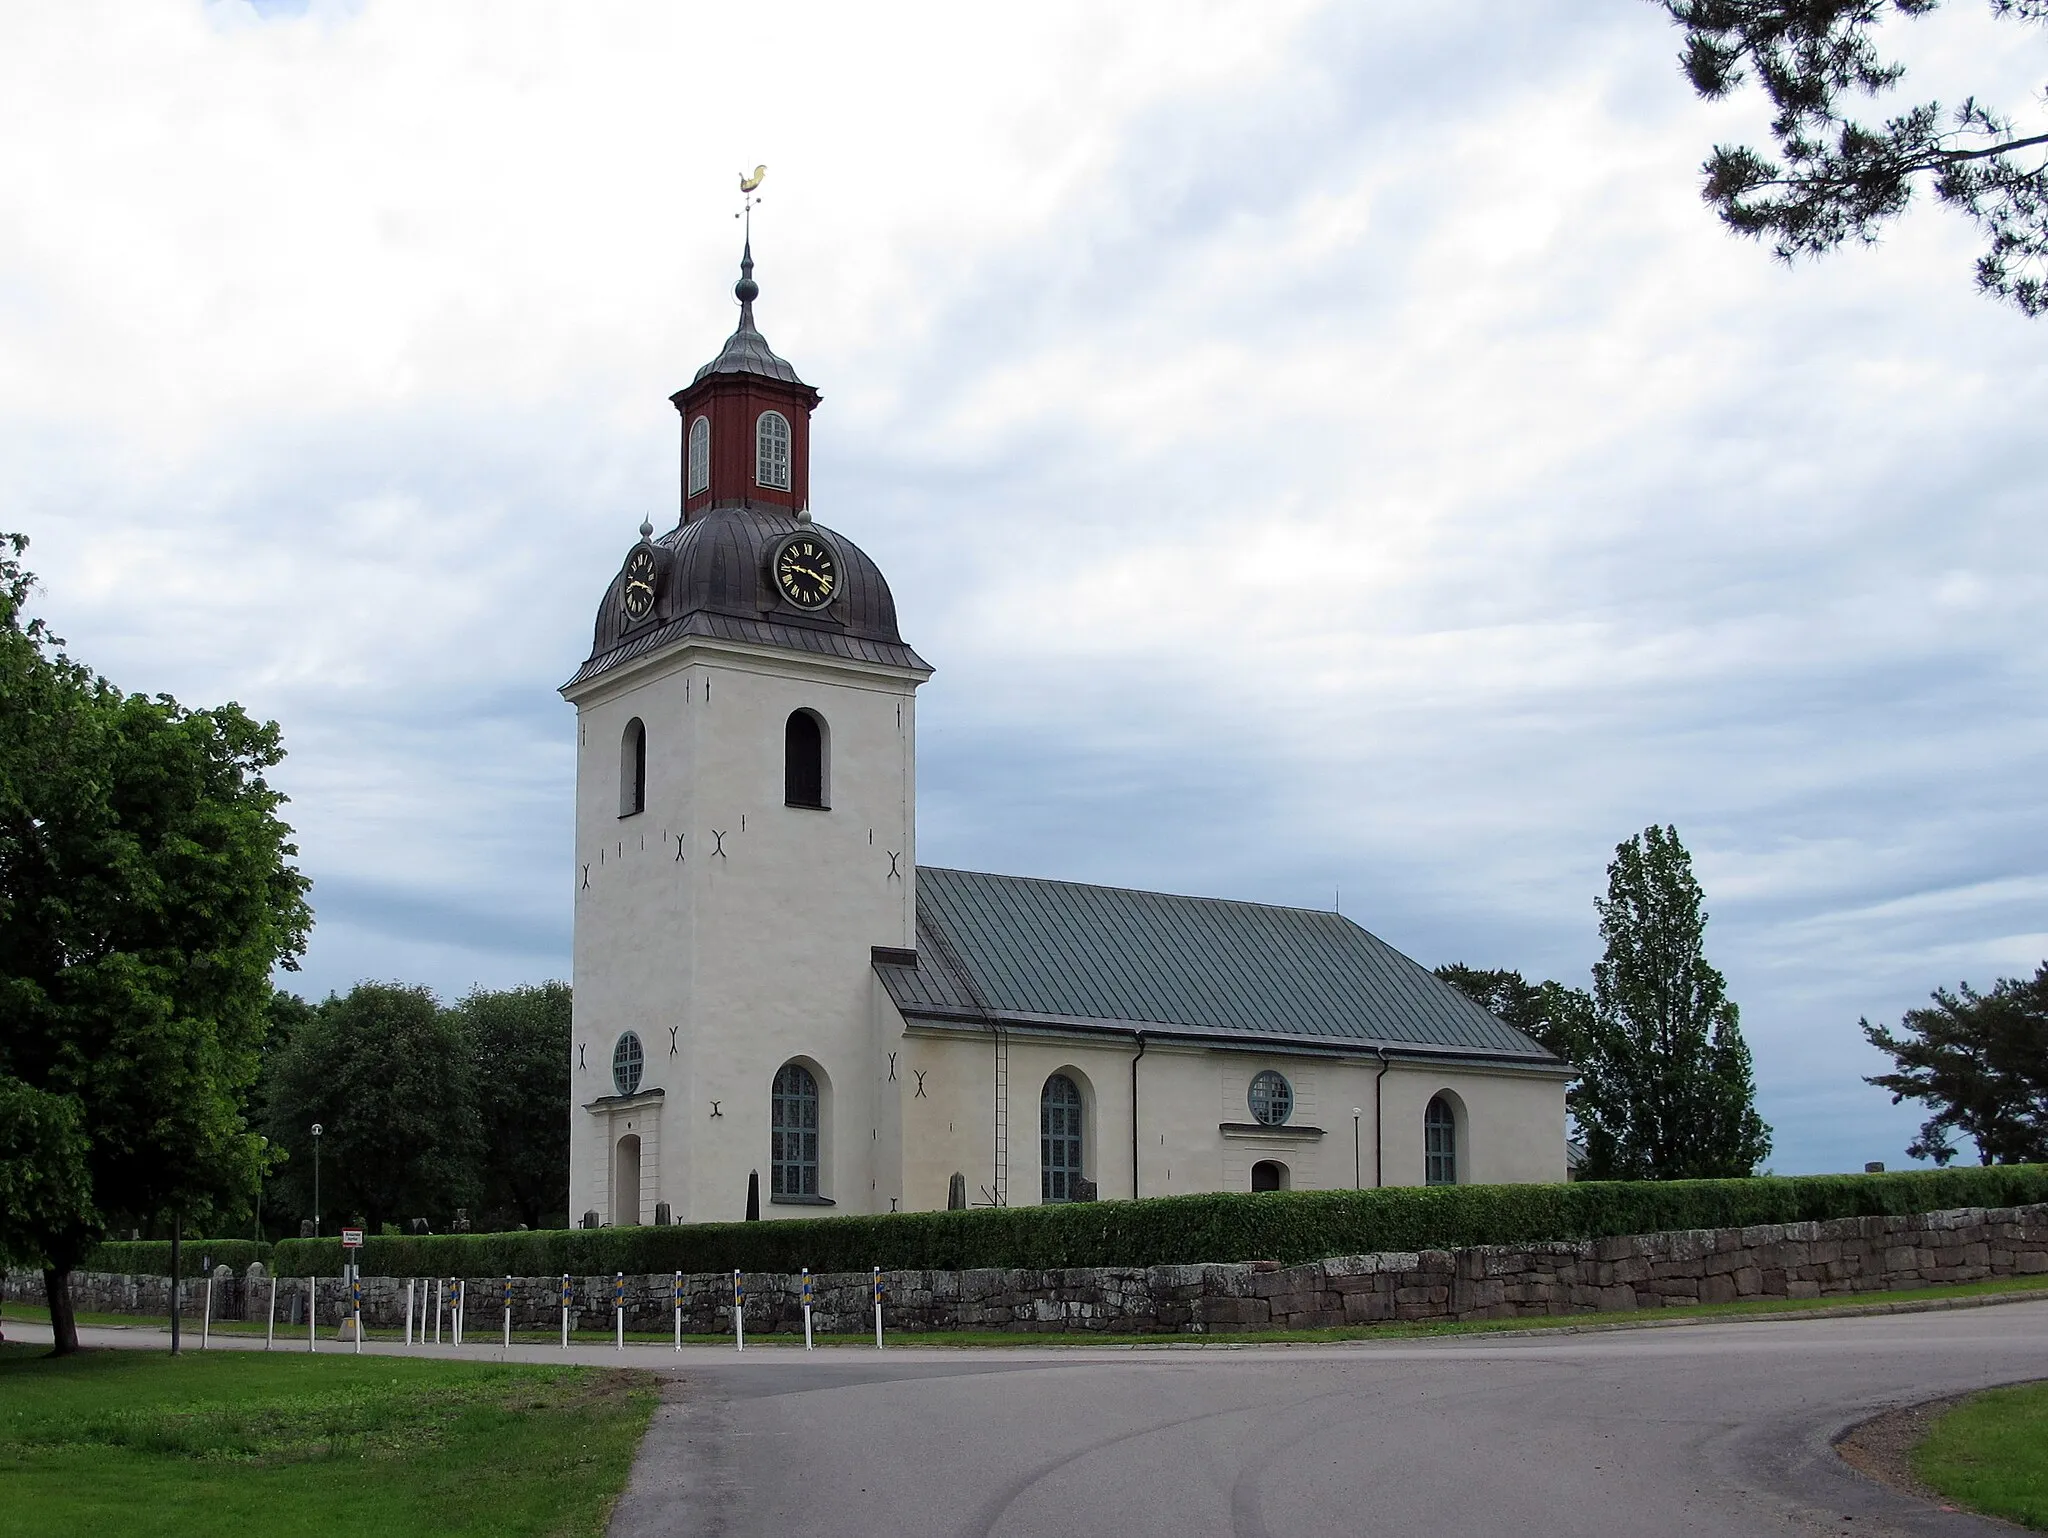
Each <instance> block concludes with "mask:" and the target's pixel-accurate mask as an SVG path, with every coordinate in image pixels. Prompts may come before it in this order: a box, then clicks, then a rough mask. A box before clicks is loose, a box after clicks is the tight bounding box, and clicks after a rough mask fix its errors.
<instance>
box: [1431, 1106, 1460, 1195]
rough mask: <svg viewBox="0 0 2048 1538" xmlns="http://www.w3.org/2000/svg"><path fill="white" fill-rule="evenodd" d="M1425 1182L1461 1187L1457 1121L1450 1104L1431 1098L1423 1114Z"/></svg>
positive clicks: (1434, 1184)
mask: <svg viewBox="0 0 2048 1538" xmlns="http://www.w3.org/2000/svg"><path fill="white" fill-rule="evenodd" d="M1422 1155H1423V1172H1422V1178H1423V1179H1424V1181H1426V1182H1427V1183H1428V1184H1430V1185H1433V1186H1454V1185H1456V1184H1457V1183H1458V1117H1457V1113H1456V1112H1454V1111H1453V1110H1452V1109H1451V1103H1450V1101H1448V1100H1446V1099H1444V1097H1443V1096H1442V1095H1435V1096H1432V1097H1431V1099H1430V1102H1429V1109H1428V1110H1427V1111H1425V1112H1423V1114H1422Z"/></svg>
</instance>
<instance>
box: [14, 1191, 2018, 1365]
mask: <svg viewBox="0 0 2048 1538" xmlns="http://www.w3.org/2000/svg"><path fill="white" fill-rule="evenodd" d="M2044 1273H2048V1205H2040V1206H2032V1207H2010V1208H1994V1209H1986V1208H1965V1209H1962V1210H1960V1211H1954V1212H1931V1213H1919V1214H1915V1215H1912V1216H1907V1217H1872V1218H1840V1219H1835V1220H1832V1221H1828V1222H1820V1223H1788V1224H1772V1225H1768V1226H1764V1227H1757V1228H1727V1229H1700V1230H1693V1231H1688V1232H1677V1233H1661V1234H1643V1235H1637V1236H1633V1237H1627V1238H1615V1239H1592V1240H1585V1241H1582V1242H1576V1243H1564V1244H1522V1245H1482V1246H1478V1247H1475V1248H1472V1249H1463V1250H1424V1251H1422V1252H1420V1253H1416V1254H1381V1255H1350V1256H1342V1257H1338V1258H1336V1259H1332V1260H1321V1261H1315V1262H1312V1263H1310V1264H1307V1265H1299V1266H1275V1265H1272V1264H1269V1263H1265V1262H1259V1261H1253V1262H1250V1263H1247V1264H1236V1265H1203V1266H1143V1267H1138V1266H1133V1267H1087V1268H1073V1269H1066V1270H1050V1271H1024V1270H973V1271H891V1272H884V1273H883V1284H884V1286H885V1287H886V1288H887V1293H888V1297H887V1303H886V1307H885V1315H886V1321H887V1325H888V1327H889V1328H890V1329H891V1330H908V1331H918V1330H1013V1331H1028V1332H1048V1333H1086V1332H1111V1333H1120V1334H1137V1333H1152V1332H1160V1333H1181V1334H1202V1333H1209V1332H1227V1331H1230V1330H1241V1329H1286V1330H1300V1329H1324V1328H1330V1327H1333V1326H1342V1325H1358V1324H1378V1323H1385V1322H1390V1321H1396V1320H1411V1321H1412V1320H1455V1319H1512V1318H1522V1317H1530V1316H1537V1315H1544V1314H1569V1313H1594V1312H1613V1311H1626V1310H1633V1309H1652V1308H1663V1307H1667V1306H1672V1305H1682V1304H1689V1303H1728V1302H1734V1301H1735V1300H1737V1299H1748V1298H1821V1297H1830V1296H1839V1295H1842V1294H1846V1293H1854V1292H1877V1291H1884V1290H1891V1289H1904V1288H1913V1287H1927V1286H1935V1285H1940V1284H1944V1283H1953V1282H1976V1281H1991V1280H1996V1279H1998V1278H2001V1277H2015V1276H2026V1275H2040V1274H2044ZM746 1281H747V1300H746V1323H747V1329H748V1330H749V1331H750V1332H753V1333H774V1332H778V1331H792V1330H796V1331H800V1330H801V1329H802V1328H803V1308H802V1302H801V1290H800V1288H801V1280H800V1278H798V1277H794V1276H749V1277H748V1278H747V1279H746ZM814 1281H815V1284H816V1301H815V1305H814V1309H813V1316H814V1323H815V1325H816V1327H817V1328H818V1329H820V1330H823V1331H826V1332H840V1331H845V1332H865V1331H866V1330H868V1329H870V1328H872V1326H873V1319H874V1315H873V1305H872V1303H871V1301H870V1298H871V1294H870V1291H869V1285H870V1277H869V1276H868V1274H866V1273H862V1272H854V1273H838V1274H828V1275H821V1276H818V1277H816V1278H814ZM203 1285H204V1283H203V1281H202V1282H200V1283H198V1284H196V1286H200V1287H203ZM270 1285H271V1284H270V1280H269V1278H268V1277H267V1276H266V1275H265V1274H264V1272H263V1268H262V1266H260V1265H257V1266H252V1267H250V1268H249V1272H248V1274H247V1275H246V1276H244V1277H235V1276H233V1275H232V1274H230V1273H228V1272H227V1268H226V1267H222V1268H220V1271H219V1272H218V1273H216V1282H215V1293H214V1317H215V1318H219V1319H239V1318H244V1317H247V1318H254V1319H261V1318H263V1317H264V1315H265V1312H266V1310H267V1309H268V1307H269V1288H270ZM438 1285H439V1287H440V1290H441V1301H442V1304H443V1306H444V1308H446V1307H452V1306H453V1302H454V1297H455V1294H456V1286H455V1283H454V1282H453V1281H448V1280H444V1281H441V1282H440V1283H439V1284H438ZM504 1285H505V1284H504V1281H503V1279H502V1278H483V1279H477V1278H472V1279H470V1280H469V1282H468V1283H467V1284H466V1287H465V1289H464V1290H465V1292H466V1295H467V1300H468V1301H467V1308H468V1323H467V1333H468V1334H469V1336H470V1337H472V1338H474V1339H478V1340H479V1341H481V1340H482V1339H484V1338H487V1337H488V1336H490V1335H492V1334H494V1333H496V1332H498V1331H500V1330H502V1329H503V1327H504V1312H503V1310H504V1304H503V1289H504ZM436 1286H437V1283H436V1281H435V1279H433V1278H428V1279H425V1280H424V1281H421V1282H419V1283H418V1284H417V1286H416V1289H415V1292H414V1307H415V1310H416V1313H415V1318H420V1317H426V1318H428V1319H429V1320H430V1321H431V1314H430V1312H429V1311H430V1310H431V1309H432V1308H433V1307H434V1294H435V1288H436ZM561 1286H562V1279H561V1278H560V1277H514V1278H513V1279H512V1282H511V1287H512V1322H513V1326H514V1328H516V1329H520V1330H536V1329H538V1330H553V1329H557V1328H559V1327H560V1322H561ZM674 1286H675V1277H674V1276H673V1275H664V1274H659V1273H657V1274H655V1275H652V1276H629V1277H627V1278H625V1306H626V1327H627V1329H629V1330H651V1331H663V1330H667V1329H669V1328H671V1326H672V1322H673V1318H674V1315H673V1313H672V1312H671V1310H672V1306H673V1305H672V1303H671V1298H672V1296H673V1288H674ZM186 1287H187V1292H186V1301H185V1312H186V1317H187V1318H195V1319H196V1317H197V1315H198V1312H199V1306H200V1305H199V1301H198V1298H197V1295H196V1290H195V1284H194V1283H191V1282H188V1283H187V1284H186ZM570 1287H571V1295H572V1298H573V1303H572V1310H571V1312H572V1320H571V1322H572V1325H575V1326H577V1327H584V1326H587V1327H590V1328H595V1329H603V1328H608V1327H610V1326H611V1324H612V1322H613V1318H612V1301H611V1300H612V1278H610V1277H572V1278H571V1279H570ZM5 1294H6V1296H7V1297H8V1298H9V1299H11V1300H19V1301H22V1302H32V1303H40V1302H41V1301H42V1278H41V1275H40V1274H39V1273H29V1272H15V1273H12V1274H10V1275H9V1276H8V1277H7V1278H6V1287H5ZM682 1295H683V1328H684V1330H685V1331H686V1332H688V1333H690V1334H696V1335H711V1334H725V1333H729V1332H730V1331H731V1329H732V1278H731V1277H730V1276H728V1275H722V1274H709V1275H703V1274H697V1275H686V1276H684V1277H683V1278H682ZM277 1297H278V1303H277V1308H278V1322H279V1326H280V1328H283V1327H285V1326H287V1325H290V1324H296V1325H299V1326H301V1327H303V1326H304V1322H305V1313H304V1309H305V1307H306V1300H307V1283H306V1281H305V1280H304V1279H302V1278H290V1277H287V1278H284V1279H283V1280H281V1281H279V1282H278V1284H277ZM72 1298H73V1301H74V1304H75V1306H76V1307H77V1308H78V1309H79V1310H80V1311H81V1312H105V1313H135V1314H159V1315H161V1314H163V1313H165V1312H166V1311H167V1310H168V1306H169V1283H168V1281H167V1280H166V1279H165V1278H163V1277H132V1276H108V1275H100V1274H91V1273H80V1274H77V1275H74V1276H73V1278H72ZM317 1299H318V1306H319V1309H320V1317H321V1319H322V1320H323V1321H324V1322H336V1323H338V1322H339V1320H340V1319H341V1317H342V1288H341V1285H340V1283H339V1282H338V1281H337V1280H336V1279H334V1278H332V1277H323V1278H321V1279H320V1280H319V1284H318V1294H317ZM405 1312H406V1280H405V1279H404V1278H398V1277H365V1278H364V1279H363V1316H364V1321H365V1323H366V1324H367V1325H368V1326H369V1327H370V1328H372V1329H377V1330H387V1331H388V1330H396V1329H401V1328H403V1325H404V1322H405ZM427 1328H428V1332H429V1333H430V1334H431V1331H432V1325H431V1322H429V1324H428V1326H427ZM446 1328H447V1326H446V1325H444V1332H445V1330H446Z"/></svg>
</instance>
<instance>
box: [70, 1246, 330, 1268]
mask: <svg viewBox="0 0 2048 1538" xmlns="http://www.w3.org/2000/svg"><path fill="white" fill-rule="evenodd" d="M209 1259H210V1260H212V1262H213V1263H214V1264H215V1265H217V1266H232V1267H234V1269H235V1270H237V1271H246V1270H248V1269H249V1266H250V1264H251V1263H252V1262H254V1261H258V1260H261V1261H268V1260H269V1259H270V1246H269V1245H267V1244H260V1243H258V1242H257V1241H256V1240H254V1239H187V1240H185V1241H184V1244H183V1249H182V1253H181V1254H180V1256H179V1264H180V1265H182V1266H183V1267H184V1271H185V1274H186V1275H187V1276H197V1275H198V1274H199V1269H200V1266H201V1264H202V1263H203V1262H205V1261H207V1260H209ZM78 1269H79V1270H81V1271H112V1272H115V1273H117V1274H119V1275H123V1276H169V1275H170V1274H171V1241H170V1240H168V1239H110V1240H108V1241H107V1242H106V1243H105V1244H102V1245H100V1246H99V1247H98V1248H96V1249H94V1250H92V1251H91V1252H90V1253H89V1254H87V1255H86V1257H85V1259H83V1260H81V1261H80V1262H79V1263H78ZM337 1269H339V1268H338V1267H337Z"/></svg>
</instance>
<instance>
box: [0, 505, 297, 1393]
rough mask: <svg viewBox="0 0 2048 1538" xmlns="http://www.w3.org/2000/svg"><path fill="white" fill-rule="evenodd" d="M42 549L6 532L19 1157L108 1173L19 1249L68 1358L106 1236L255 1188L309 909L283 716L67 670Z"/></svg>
mask: <svg viewBox="0 0 2048 1538" xmlns="http://www.w3.org/2000/svg"><path fill="white" fill-rule="evenodd" d="M26 548H27V541H26V540H25V539H23V538H22V537H21V536H19V535H0V1023H4V1029H0V1081H10V1082H9V1091H8V1094H9V1102H10V1106H11V1107H12V1108H13V1109H12V1110H11V1111H10V1113H9V1115H10V1122H11V1130H10V1132H9V1133H8V1138H9V1143H10V1148H9V1151H8V1152H6V1153H5V1154H0V1157H4V1158H5V1159H6V1160H7V1161H8V1163H9V1165H10V1167H11V1170H12V1173H10V1174H9V1175H8V1176H6V1177H4V1178H5V1179H6V1180H7V1181H8V1182H9V1183H10V1184H13V1185H15V1186H20V1185H21V1184H22V1183H23V1178H22V1176H21V1172H20V1169H21V1165H23V1164H25V1163H29V1162H32V1161H34V1160H36V1159H39V1158H44V1157H50V1156H52V1154H53V1152H54V1154H55V1155H56V1156H58V1157H60V1158H61V1159H65V1160H68V1158H69V1154H68V1153H67V1152H66V1150H80V1151H82V1154H83V1158H84V1163H85V1171H86V1174H87V1176H88V1180H87V1181H86V1182H85V1183H82V1184H81V1183H80V1182H78V1181H76V1180H75V1179H72V1178H70V1176H69V1175H68V1174H64V1173H63V1172H62V1171H61V1170H59V1171H55V1172H49V1171H46V1172H44V1173H45V1175H50V1176H51V1177H52V1178H46V1179H43V1180H42V1181H41V1182H40V1191H41V1194H40V1196H39V1197H38V1198H37V1203H36V1205H35V1207H34V1209H33V1210H34V1211H36V1212H38V1213H40V1214H41V1216H40V1217H38V1218H35V1219H32V1220H28V1221H20V1222H15V1221H11V1222H10V1233H11V1237H10V1239H9V1241H8V1242H9V1248H10V1253H13V1254H15V1255H17V1256H20V1255H23V1254H27V1255H28V1256H29V1257H30V1258H31V1259H32V1260H33V1261H34V1262H35V1263H38V1264H40V1265H41V1267H42V1269H43V1274H44V1281H45V1284H46V1286H47V1288H48V1290H49V1293H50V1303H51V1312H52V1318H53V1320H54V1321H56V1322H57V1327H56V1331H55V1334H56V1348H57V1350H58V1352H59V1353H65V1352H70V1351H75V1350H76V1349H77V1345H78V1342H77V1334H76V1331H75V1329H73V1328H72V1327H71V1325H70V1309H69V1288H70V1274H71V1271H72V1269H73V1267H74V1266H75V1265H76V1263H77V1261H78V1259H79V1258H80V1256H82V1255H83V1254H84V1252H85V1250H86V1249H87V1248H88V1247H89V1246H90V1245H91V1244H92V1243H93V1242H95V1241H96V1240H97V1239H98V1238H99V1237H100V1236H101V1235H102V1234H103V1233H104V1231H105V1226H106V1225H107V1224H108V1223H112V1222H120V1221H122V1220H128V1221H148V1220H150V1219H152V1218H154V1217H155V1216H157V1215H159V1214H161V1213H163V1212H166V1211H172V1212H175V1211H177V1210H179V1209H183V1210H185V1211H187V1212H192V1213H195V1214H196V1213H203V1212H205V1211H207V1210H209V1209H211V1208H212V1207H213V1206H215V1205H216V1204H217V1203H219V1202H221V1201H224V1200H228V1199H231V1198H233V1197H234V1196H236V1195H237V1194H239V1193H241V1192H244V1191H247V1190H249V1189H250V1188H251V1187H252V1185H253V1180H254V1174H255V1166H256V1160H257V1156H258V1143H257V1140H256V1138H255V1137H253V1136H252V1135H251V1134H250V1133H249V1132H248V1130H247V1128H246V1127H245V1125H244V1122H243V1119H242V1115H241V1110H240V1102H241V1097H242V1095H243V1094H244V1093H245V1092H246V1091H247V1089H248V1087H249V1085H250V1082H251V1081H252V1079H253V1078H254V1077H255V1073H256V1066H257V1049H258V1046H259V1044H260V1043H261V1041H262V1039H263V1032H264V1027H265V1007H266V1005H267V1003H268V1000H269V998H270V992H271V985H270V978H271V974H272V972H273V970H274V969H275V968H276V967H278V966H280V965H283V966H286V967H289V966H291V965H292V964H293V960H294V958H295V957H297V956H298V955H299V954H300V953H301V952H302V951H303V950H304V948H305V939H306V932H307V929H308V927H309V926H310V924H311V915H310V913H309V911H308V909H307V907H306V901H305V892H306V886H307V883H306V880H305V878H304V877H303V876H301V875H300V874H299V872H298V871H297V870H296V869H295V868H294V867H293V866H292V864H291V856H292V855H294V854H295V853H296V852H297V851H296V850H295V849H294V848H293V846H292V845H291V843H290V842H289V836H290V831H291V830H290V829H289V828H287V827H286V826H285V824H284V823H283V822H282V821H280V820H279V818H278V816H277V812H278V808H279V807H280V806H281V804H282V803H283V799H284V798H283V797H282V796H280V795H279V794H278V793H277V792H276V791H275V790H273V789H271V787H270V786H269V784H268V783H267V782H266V781H265V780H264V778H263V773H264V771H265V770H267V769H269V768H271V767H273V766H274V765H276V764H277V763H278V762H279V760H280V759H281V758H282V757H283V748H282V746H281V745H280V742H279V735H278V729H277V727H276V726H275V724H271V723H259V722H257V721H254V720H252V719H251V718H250V717H249V716H248V715H246V714H245V713H244V712H243V711H242V709H241V708H240V707H239V706H237V705H232V704H230V705H223V706H220V707H219V708H217V709H212V710H188V709H186V708H185V707H184V706H182V705H180V704H179V703H178V702H177V701H176V700H174V699H171V698H170V697H169V696H167V695H157V696H155V697H153V698H152V697H147V696H144V695H139V694H124V693H122V692H121V691H120V690H119V689H117V688H116V687H115V686H114V685H112V684H111V683H109V682H107V680H105V679H103V678H100V677H98V676H96V675H95V674H93V673H92V672H91V671H90V670H89V669H87V668H86V667H84V666H83V665H81V664H79V663H77V662H75V661H73V660H72V659H70V658H69V657H67V656H65V655H64V654H63V652H62V651H61V650H60V649H59V648H61V647H62V645H63V643H62V642H61V641H60V640H58V639H57V638H56V637H54V636H52V635H51V634H50V633H49V631H48V629H47V628H46V627H45V626H44V624H43V623H42V621H40V620H36V619H30V618H29V617H27V615H26V614H25V613H24V609H25V605H26V603H27V599H28V595H29V591H30V588H31V587H32V585H33V578H31V577H30V575H29V574H28V572H27V571H26V570H24V569H23V567H22V566H21V564H20V562H19V560H18V557H19V556H20V555H21V553H22V552H23V551H24V550H25V549H26ZM13 1085H20V1086H25V1087H26V1088H27V1089H28V1090H30V1091H34V1092H36V1094H37V1095H40V1096H43V1097H56V1098H57V1099H61V1100H66V1101H69V1102H71V1103H73V1104H75V1106H76V1108H77V1109H76V1112H75V1113H73V1112H70V1111H62V1110H59V1109H57V1108H56V1107H53V1106H51V1105H50V1104H49V1103H48V1101H47V1099H44V1100H36V1099H32V1098H26V1097H23V1096H22V1095H20V1093H19V1092H18V1091H16V1090H15V1089H13V1087H12V1086H13ZM74 1114H75V1122H72V1121H67V1118H70V1117H72V1116H73V1115H74ZM67 1125H69V1126H71V1127H73V1128H74V1129H75V1130H74V1131H72V1132H66V1131H63V1130H62V1128H63V1127H64V1126H67ZM52 1140H54V1141H52ZM35 1148H41V1149H42V1150H43V1153H41V1154H37V1153H34V1152H24V1151H23V1150H24V1149H30V1150H32V1149H35ZM65 1193H69V1194H68V1198H67V1197H66V1195H65ZM67 1200H68V1210H67V1209H66V1202H67Z"/></svg>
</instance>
